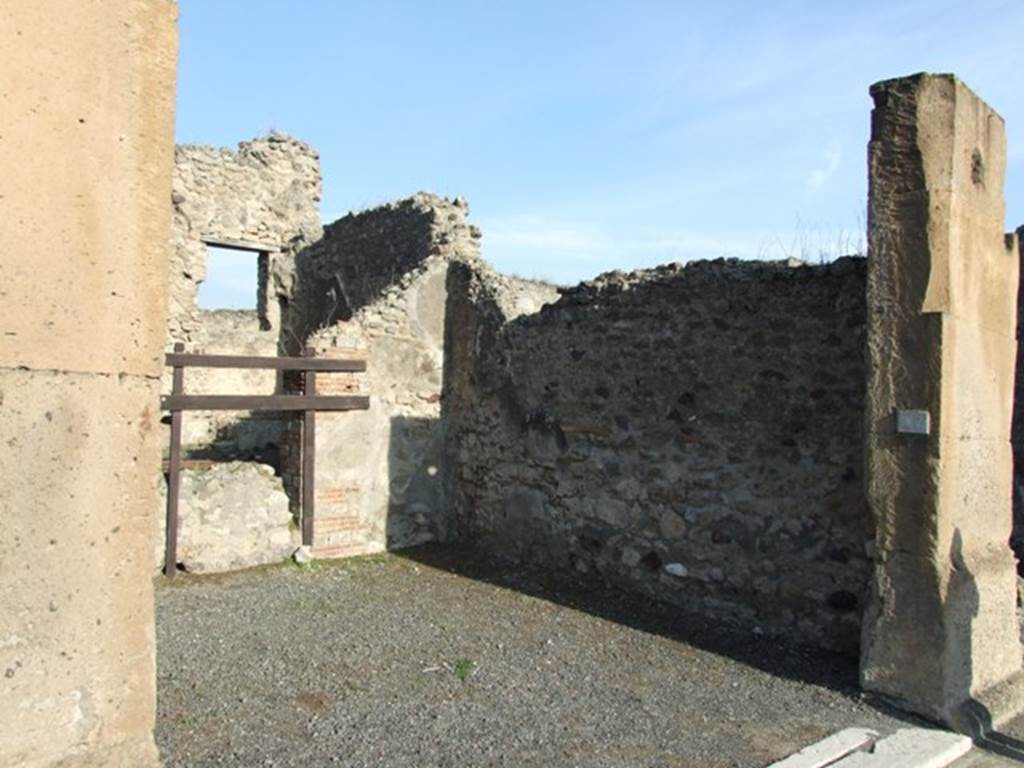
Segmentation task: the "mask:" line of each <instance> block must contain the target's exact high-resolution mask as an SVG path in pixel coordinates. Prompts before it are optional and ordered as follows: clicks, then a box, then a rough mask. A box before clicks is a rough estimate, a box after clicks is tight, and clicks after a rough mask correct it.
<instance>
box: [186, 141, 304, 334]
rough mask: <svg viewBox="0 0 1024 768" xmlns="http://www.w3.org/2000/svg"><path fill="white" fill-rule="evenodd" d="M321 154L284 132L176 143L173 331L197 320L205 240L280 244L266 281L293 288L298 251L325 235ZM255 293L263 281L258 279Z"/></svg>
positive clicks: (276, 288)
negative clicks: (227, 142) (222, 143)
mask: <svg viewBox="0 0 1024 768" xmlns="http://www.w3.org/2000/svg"><path fill="white" fill-rule="evenodd" d="M321 189H322V186H321V180H320V156H319V154H318V153H317V152H316V150H314V149H313V148H312V147H310V146H309V145H308V144H305V143H303V142H301V141H299V140H297V139H294V138H291V137H290V136H286V135H284V134H281V133H270V134H269V135H267V136H263V137H261V138H257V139H254V140H252V141H248V142H242V143H240V144H239V145H238V151H231V150H229V149H226V148H223V147H208V146H197V145H183V146H178V147H177V148H176V150H175V168H174V190H173V193H172V197H171V202H172V204H173V210H174V220H173V229H172V260H171V275H170V288H171V291H170V316H171V327H170V331H171V336H172V337H173V338H175V339H179V340H182V339H184V340H188V339H190V338H191V335H192V334H193V333H194V332H195V330H196V328H197V327H198V325H199V323H200V320H199V313H198V312H197V310H196V306H195V303H196V293H197V289H198V285H199V283H200V282H202V280H203V279H204V278H205V276H206V244H205V242H204V241H205V240H215V241H244V242H250V243H257V244H263V245H266V246H269V247H271V248H276V249H278V251H279V253H277V254H274V263H273V264H272V265H269V268H268V269H267V270H266V275H265V276H264V279H265V280H267V281H268V285H265V286H261V290H265V291H267V292H268V293H270V294H271V295H272V296H273V294H276V293H286V292H287V286H288V283H289V275H290V272H291V269H292V263H293V257H294V253H295V252H296V251H298V250H299V249H300V248H302V247H304V246H305V245H308V244H309V243H311V242H314V241H315V240H317V239H318V238H319V237H320V233H321V228H320V206H319V203H320V195H321ZM253 292H254V295H255V293H256V286H253Z"/></svg>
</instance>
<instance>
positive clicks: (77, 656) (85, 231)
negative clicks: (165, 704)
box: [0, 0, 177, 768]
mask: <svg viewBox="0 0 1024 768" xmlns="http://www.w3.org/2000/svg"><path fill="white" fill-rule="evenodd" d="M176 15H177V12H176V5H175V3H174V2H170V0H152V1H151V2H146V3H81V2H78V1H77V0H57V2H52V3H45V4H43V3H4V4H3V6H2V7H0V69H2V71H3V72H4V77H3V78H2V80H0V104H3V108H2V109H0V167H2V168H3V173H2V174H0V221H3V225H2V226H0V271H2V272H3V275H4V307H3V326H4V327H3V331H4V332H3V333H2V334H0V414H2V417H0V482H2V486H3V488H2V491H0V519H2V520H3V525H2V526H0V674H2V677H0V713H3V714H2V717H0V765H4V766H19V767H20V768H37V767H42V766H56V765H60V766H61V768H84V767H85V766H90V767H94V768H100V767H102V768H122V767H127V766H132V767H133V768H147V767H148V766H155V765H157V752H156V748H155V746H154V743H153V738H152V728H153V722H154V705H155V683H156V680H155V670H154V657H153V654H154V642H153V594H152V583H151V581H150V567H149V566H150V559H151V557H150V552H151V551H152V539H153V518H152V515H151V510H152V507H153V506H154V505H155V503H156V495H157V488H156V483H155V480H156V468H157V467H158V465H159V444H158V442H157V435H158V433H159V430H158V429H157V425H158V420H159V406H158V400H157V397H158V382H159V377H160V372H161V368H162V360H161V356H162V355H161V353H162V349H163V344H164V337H165V334H166V321H167V315H166V305H167V302H166V290H167V262H168V249H167V243H168V237H169V234H170V209H169V206H168V204H167V200H168V197H169V195H170V192H171V168H172V161H173V158H172V148H173V142H174V81H175V63H176V30H175V18H176Z"/></svg>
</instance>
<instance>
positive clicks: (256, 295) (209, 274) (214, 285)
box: [196, 245, 270, 330]
mask: <svg viewBox="0 0 1024 768" xmlns="http://www.w3.org/2000/svg"><path fill="white" fill-rule="evenodd" d="M269 272H270V255H269V254H268V253H267V252H265V251H257V250H247V249H243V248H237V247H232V248H225V247H219V246H215V245H207V247H206V278H205V279H204V280H203V282H202V283H200V284H199V293H198V295H197V296H196V306H198V307H199V309H202V310H207V311H210V310H218V309H234V310H249V311H250V312H255V313H256V315H257V317H258V319H259V325H260V330H269V328H270V323H269V320H268V316H267V283H268V279H269V276H270V275H269Z"/></svg>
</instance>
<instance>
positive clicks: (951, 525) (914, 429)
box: [861, 74, 1021, 730]
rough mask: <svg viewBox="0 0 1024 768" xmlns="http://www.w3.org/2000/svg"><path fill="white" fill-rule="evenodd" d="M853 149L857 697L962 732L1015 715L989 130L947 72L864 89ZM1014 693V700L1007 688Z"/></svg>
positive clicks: (1005, 374) (999, 270)
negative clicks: (862, 604) (865, 572)
mask: <svg viewBox="0 0 1024 768" xmlns="http://www.w3.org/2000/svg"><path fill="white" fill-rule="evenodd" d="M871 95H872V98H873V99H874V102H875V108H874V111H873V113H872V130H871V143H870V145H869V166H870V193H869V205H868V230H869V231H868V248H869V262H868V397H867V405H866V408H867V413H866V419H867V424H866V441H867V446H866V451H867V484H868V487H867V498H868V503H869V505H870V507H871V511H872V514H873V517H874V521H875V525H876V553H877V554H876V557H877V561H876V571H875V583H874V590H873V596H872V602H871V604H870V606H869V607H868V610H867V614H866V616H865V621H864V637H863V643H862V658H861V678H862V683H863V685H864V687H865V688H867V689H869V690H873V691H876V692H880V693H882V694H886V695H888V696H890V697H893V698H895V699H897V700H898V701H899V702H900V703H902V705H903V706H905V707H907V708H909V709H911V710H913V711H916V712H919V713H921V714H923V715H925V716H928V717H931V718H935V719H938V720H941V721H943V722H946V723H948V724H950V725H954V726H957V727H960V728H962V729H971V730H976V729H977V727H978V724H979V722H980V723H982V725H986V726H987V725H989V722H984V721H991V720H995V721H998V720H999V719H1001V718H1002V717H1003V716H1005V715H1007V714H1010V713H1011V712H1012V711H1013V710H1015V709H1016V706H1015V704H1014V702H1013V701H1011V699H1012V698H1013V697H1012V696H1009V697H1008V696H1005V695H1003V694H1006V693H1007V692H1011V691H1012V690H1013V687H1012V686H1009V685H1008V681H1012V680H1014V679H1016V678H1017V677H1018V676H1019V675H1020V671H1021V649H1020V644H1019V639H1018V627H1017V614H1016V603H1015V601H1016V580H1015V579H1016V574H1015V568H1014V560H1013V556H1012V554H1011V552H1010V549H1009V546H1008V540H1009V535H1010V525H1011V506H1010V489H1011V476H1012V456H1011V450H1010V442H1009V437H1010V416H1011V410H1012V404H1013V385H1014V360H1015V354H1016V342H1015V338H1014V337H1015V329H1016V298H1017V297H1016V293H1017V281H1018V262H1017V255H1016V252H1015V248H1016V244H1015V242H1014V241H1013V239H1012V238H1007V237H1006V236H1004V234H1003V217H1004V204H1003V177H1004V172H1005V163H1006V153H1005V134H1004V125H1003V120H1002V118H1000V117H999V115H997V114H996V113H995V112H993V111H992V110H991V109H990V108H989V107H988V106H987V105H986V104H985V103H984V102H982V101H981V100H980V99H979V98H978V97H977V96H975V95H974V94H973V93H972V92H971V91H970V90H969V89H968V88H966V87H965V86H964V85H963V84H962V83H961V82H959V81H958V80H957V79H956V78H955V77H953V76H951V75H925V74H921V75H914V76H912V77H906V78H899V79H896V80H888V81H885V82H881V83H877V84H875V85H874V86H873V87H872V88H871ZM1017 690H1021V689H1020V686H1018V687H1017Z"/></svg>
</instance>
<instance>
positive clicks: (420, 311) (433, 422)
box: [286, 193, 479, 557]
mask: <svg viewBox="0 0 1024 768" xmlns="http://www.w3.org/2000/svg"><path fill="white" fill-rule="evenodd" d="M467 213H468V207H467V205H466V204H465V202H463V201H461V200H459V199H456V200H448V199H443V198H439V197H436V196H434V195H429V194H424V193H420V194H417V195H415V196H414V197H412V198H410V199H407V200H402V201H399V202H396V203H392V204H389V205H385V206H383V207H380V208H375V209H372V210H369V211H365V212H362V213H355V214H350V215H348V216H345V217H344V218H342V219H339V220H338V221H336V222H334V223H333V224H331V225H329V226H328V227H327V228H326V230H325V232H324V237H323V239H322V240H320V241H319V242H317V243H316V244H314V245H313V246H312V247H310V248H309V249H307V250H306V251H304V252H303V253H302V254H300V256H299V259H298V264H297V282H296V289H295V293H294V298H293V301H292V302H291V304H290V312H289V315H288V318H286V320H287V321H288V322H289V323H290V328H291V333H289V337H290V338H294V339H301V340H302V343H303V344H309V345H311V346H312V347H314V348H315V349H316V354H317V356H318V357H321V356H336V357H352V356H364V357H365V358H366V359H367V372H366V373H365V374H354V375H352V374H318V376H317V391H318V393H319V394H343V393H347V392H351V391H357V392H363V393H366V394H369V395H370V403H371V406H370V410H369V411H359V412H350V413H336V414H329V413H324V414H319V415H318V416H317V428H316V429H317V432H316V444H317V456H316V462H317V464H316V523H315V528H314V538H315V542H316V549H315V553H316V554H317V555H318V556H322V557H325V556H339V555H345V554H356V553H362V552H374V551H380V550H383V549H385V548H396V547H403V546H410V545H412V544H417V543H421V542H423V541H426V540H429V539H436V538H443V537H444V536H445V533H446V529H447V523H446V519H447V517H446V513H445V505H444V502H443V499H442V496H441V493H440V464H441V446H442V435H443V430H442V428H441V424H440V415H441V413H440V409H441V406H440V398H441V376H442V369H443V359H444V353H443V343H444V307H445V301H446V281H447V274H448V270H449V268H450V265H451V264H453V263H456V262H464V261H465V262H475V261H476V260H477V258H478V250H479V243H478V239H479V232H478V231H477V230H476V228H475V227H472V226H470V225H469V224H468V223H467V221H466V216H467ZM292 351H293V352H297V351H298V350H297V349H295V350H292ZM296 433H297V430H296ZM296 433H293V437H297V434H296ZM290 458H291V460H290V461H288V462H286V466H287V467H290V468H291V470H290V472H289V476H288V479H289V480H290V482H291V483H292V484H293V485H294V484H295V483H296V481H297V478H296V473H297V470H298V464H297V460H296V459H297V452H294V451H293V453H292V454H291V457H290Z"/></svg>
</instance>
